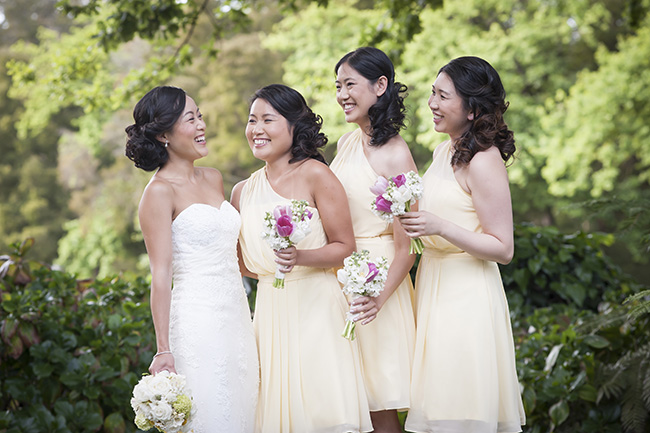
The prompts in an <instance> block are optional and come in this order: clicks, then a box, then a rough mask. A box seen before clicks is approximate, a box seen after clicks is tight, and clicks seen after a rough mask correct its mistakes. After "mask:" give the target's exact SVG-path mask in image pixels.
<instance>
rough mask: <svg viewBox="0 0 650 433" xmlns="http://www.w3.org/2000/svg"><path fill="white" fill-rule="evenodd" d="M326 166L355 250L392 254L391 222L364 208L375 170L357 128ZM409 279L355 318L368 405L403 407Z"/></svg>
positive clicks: (409, 337) (410, 321)
mask: <svg viewBox="0 0 650 433" xmlns="http://www.w3.org/2000/svg"><path fill="white" fill-rule="evenodd" d="M330 168H331V169H332V171H333V172H334V173H335V174H336V176H337V177H338V178H339V180H340V181H341V183H342V184H343V187H344V188H345V191H346V194H347V196H348V202H349V204H350V213H351V215H352V225H353V227H354V237H355V239H356V242H357V250H358V251H361V250H364V249H366V250H368V251H370V257H372V258H374V257H378V256H385V257H386V258H387V259H388V261H389V263H392V261H393V259H394V257H395V245H394V242H393V225H392V224H391V223H387V222H386V221H384V220H383V219H381V218H379V217H378V216H377V215H375V214H373V213H372V211H371V210H370V203H371V202H372V201H373V200H374V199H375V196H374V194H373V193H372V192H370V187H371V186H372V185H374V183H375V181H376V180H377V177H378V176H379V175H378V174H377V173H376V172H375V171H374V170H373V168H372V167H371V166H370V163H369V162H368V159H367V158H366V156H365V154H364V152H363V143H362V142H361V129H357V130H356V131H354V132H352V133H351V134H350V135H349V136H348V138H347V140H346V141H345V142H344V143H342V145H341V147H340V149H339V150H338V153H337V155H336V157H335V158H334V160H333V161H332V164H331V165H330ZM413 296H414V294H413V284H412V283H411V278H410V276H408V275H407V276H406V278H404V281H402V283H401V284H400V285H399V286H398V287H397V289H396V290H395V292H393V294H392V295H391V296H390V298H388V300H387V301H386V303H385V304H384V305H383V306H382V309H381V311H380V312H379V314H378V315H377V318H376V319H375V320H373V321H372V322H370V323H369V324H367V325H361V324H357V327H356V331H355V332H356V334H357V340H358V341H359V346H360V348H361V359H362V362H363V368H364V376H365V383H366V389H367V391H368V402H369V405H370V411H380V410H390V409H398V410H407V409H408V408H409V400H410V395H409V389H410V387H409V385H410V382H411V363H412V362H413V350H414V345H415V318H414V316H413Z"/></svg>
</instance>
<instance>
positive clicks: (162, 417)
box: [151, 401, 173, 422]
mask: <svg viewBox="0 0 650 433" xmlns="http://www.w3.org/2000/svg"><path fill="white" fill-rule="evenodd" d="M172 412H173V410H172V406H171V405H170V404H169V403H166V402H163V401H161V402H159V403H156V404H155V405H154V406H153V407H152V408H151V415H152V416H153V418H154V419H155V420H157V421H162V422H165V421H168V420H169V419H171V417H172Z"/></svg>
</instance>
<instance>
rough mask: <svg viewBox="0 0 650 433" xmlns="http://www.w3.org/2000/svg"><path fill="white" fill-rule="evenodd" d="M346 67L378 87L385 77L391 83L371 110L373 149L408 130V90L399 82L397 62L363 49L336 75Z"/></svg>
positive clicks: (348, 57) (341, 62)
mask: <svg viewBox="0 0 650 433" xmlns="http://www.w3.org/2000/svg"><path fill="white" fill-rule="evenodd" d="M346 63H347V64H348V65H350V66H351V67H352V69H354V70H355V71H357V72H358V73H359V74H361V76H363V77H364V78H365V79H366V80H368V81H370V84H375V83H376V82H377V80H378V79H379V78H380V77H381V76H384V77H386V79H387V81H388V85H387V87H386V91H385V92H384V94H383V95H381V96H380V97H379V98H378V99H377V102H376V103H375V104H374V105H373V106H372V107H370V108H369V109H368V117H369V118H370V129H371V130H370V131H366V132H367V133H368V135H370V145H371V146H381V145H382V144H384V143H386V142H387V141H388V140H389V139H390V138H392V137H394V136H396V135H397V134H399V131H400V130H401V129H402V128H404V126H405V125H404V118H405V117H406V114H405V113H406V107H404V97H405V96H404V95H405V93H406V91H407V90H408V88H407V87H406V85H404V84H402V83H400V82H398V81H395V68H394V67H393V62H391V61H390V59H389V58H388V56H387V55H386V53H384V52H383V51H382V50H380V49H378V48H375V47H361V48H357V49H356V50H354V51H351V52H349V53H347V54H346V55H345V56H343V57H342V58H341V60H339V62H338V63H337V64H336V66H335V67H334V74H338V72H339V68H340V67H341V66H343V65H344V64H346Z"/></svg>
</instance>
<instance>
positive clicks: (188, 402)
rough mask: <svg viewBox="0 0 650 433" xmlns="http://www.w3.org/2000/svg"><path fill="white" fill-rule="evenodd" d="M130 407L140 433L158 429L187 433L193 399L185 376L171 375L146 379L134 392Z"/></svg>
mask: <svg viewBox="0 0 650 433" xmlns="http://www.w3.org/2000/svg"><path fill="white" fill-rule="evenodd" d="M131 407H133V411H134V412H135V425H136V426H137V427H138V428H139V429H140V430H144V431H147V430H149V429H151V428H152V427H156V428H157V429H158V431H161V432H163V433H177V432H183V433H186V432H187V430H185V429H184V427H187V426H188V421H189V419H190V415H191V412H192V396H191V395H190V393H189V391H188V390H187V389H186V388H185V376H183V375H180V374H175V373H170V372H168V371H161V372H160V373H158V374H156V375H155V376H151V375H145V376H143V377H142V379H140V382H138V383H137V385H135V387H134V388H133V398H131ZM190 431H191V430H190Z"/></svg>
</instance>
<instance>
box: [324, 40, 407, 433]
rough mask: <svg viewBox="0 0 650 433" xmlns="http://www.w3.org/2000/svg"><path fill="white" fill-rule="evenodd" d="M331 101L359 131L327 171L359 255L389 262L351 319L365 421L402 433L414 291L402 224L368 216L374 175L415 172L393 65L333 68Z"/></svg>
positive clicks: (380, 60) (371, 62) (351, 57)
mask: <svg viewBox="0 0 650 433" xmlns="http://www.w3.org/2000/svg"><path fill="white" fill-rule="evenodd" d="M334 71H335V73H336V100H337V102H338V103H339V104H340V105H341V107H342V108H343V112H344V113H345V120H346V121H347V122H348V123H356V124H357V125H359V128H358V129H357V130H355V131H352V132H349V133H347V134H345V135H343V136H342V137H341V139H340V140H339V142H338V150H337V155H336V157H335V158H334V161H332V165H331V168H332V171H333V172H334V173H335V174H336V176H337V177H338V178H339V180H340V181H341V183H342V184H343V187H344V188H345V190H346V193H347V196H348V201H349V204H350V212H351V215H352V224H353V227H354V236H355V239H356V243H357V250H359V251H360V250H363V249H367V250H369V251H370V254H371V257H377V256H385V257H387V258H388V260H389V261H390V262H391V264H390V268H389V271H388V279H387V281H386V285H385V287H384V290H383V292H382V293H381V294H380V295H379V296H378V297H377V298H359V299H358V300H356V301H354V302H353V304H352V306H351V307H352V309H351V312H353V313H355V312H356V313H358V314H359V315H358V318H357V321H358V322H359V323H361V324H362V325H364V326H358V327H357V331H356V333H357V335H358V341H359V346H360V348H361V358H362V363H363V368H364V376H365V383H366V388H367V391H368V402H369V405H370V411H371V412H370V416H371V418H372V424H373V427H374V429H375V430H374V431H375V432H377V433H397V432H401V431H402V428H401V426H400V423H399V420H398V417H397V411H398V410H400V411H403V410H408V408H409V398H410V397H409V384H410V380H411V363H412V360H413V347H414V344H415V319H414V317H413V285H412V283H411V279H410V277H409V270H410V269H411V266H413V262H414V260H415V255H410V254H409V238H408V237H407V236H406V235H405V233H404V230H403V229H402V228H401V226H400V224H399V222H397V220H395V223H393V224H391V223H387V222H386V221H384V220H383V219H381V218H379V217H378V216H376V215H375V214H373V213H372V211H371V209H370V203H371V202H372V201H373V200H374V199H375V196H374V195H373V193H372V192H370V187H371V186H372V185H373V184H374V183H375V181H376V180H377V177H378V176H380V175H381V176H384V177H386V178H389V177H392V176H396V175H398V174H400V173H405V172H408V171H411V170H412V171H415V172H417V168H416V166H415V162H414V161H413V157H412V156H411V152H410V150H409V148H408V145H407V144H406V142H405V141H404V139H403V138H402V137H401V136H400V135H399V131H400V129H401V128H402V127H403V126H404V111H405V108H404V103H403V99H404V98H403V96H402V94H403V93H404V92H405V91H406V86H404V85H403V84H401V83H398V82H395V71H394V68H393V64H392V62H391V61H390V59H389V58H388V56H386V54H384V52H383V51H381V50H379V49H377V48H373V47H362V48H358V49H357V50H355V51H352V52H350V53H348V54H346V55H345V56H343V58H342V59H341V60H339V62H338V64H337V65H336V67H335V68H334Z"/></svg>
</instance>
